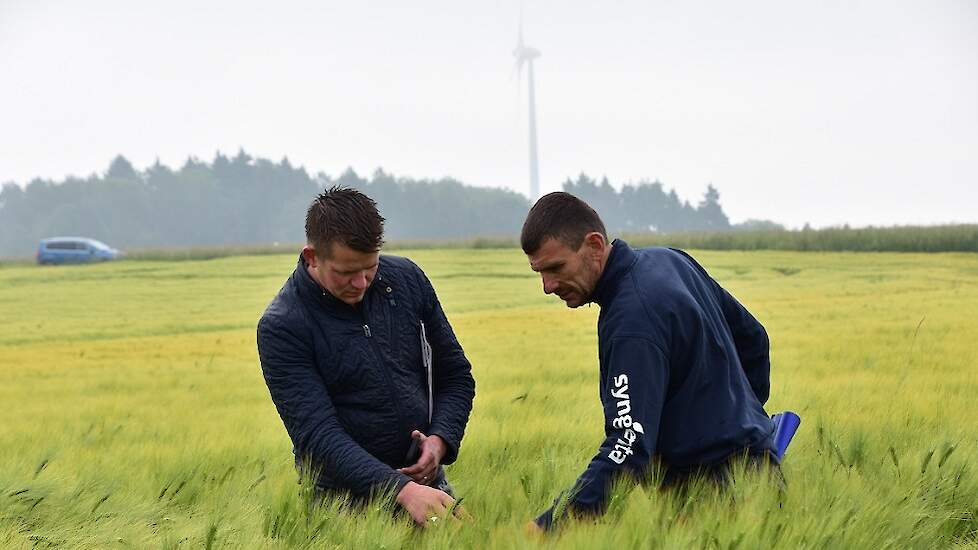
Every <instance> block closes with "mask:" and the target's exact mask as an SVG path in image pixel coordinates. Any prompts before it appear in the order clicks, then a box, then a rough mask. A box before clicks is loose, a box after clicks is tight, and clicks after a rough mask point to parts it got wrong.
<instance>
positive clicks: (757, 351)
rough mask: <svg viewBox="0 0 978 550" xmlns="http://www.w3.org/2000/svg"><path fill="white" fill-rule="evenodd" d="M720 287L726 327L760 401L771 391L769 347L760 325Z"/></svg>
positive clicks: (762, 403) (764, 401)
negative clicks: (728, 328)
mask: <svg viewBox="0 0 978 550" xmlns="http://www.w3.org/2000/svg"><path fill="white" fill-rule="evenodd" d="M717 287H718V288H719V289H720V302H721V306H722V307H723V317H724V318H725V319H726V321H727V325H728V326H729V327H730V332H731V334H732V335H733V340H734V345H735V346H736V347H737V356H738V357H739V358H740V364H741V366H742V367H743V369H744V374H745V375H746V376H747V382H748V383H750V387H751V389H752V390H753V391H754V395H755V396H757V400H758V401H760V402H761V405H764V404H765V403H766V402H767V400H768V397H769V396H770V394H771V347H770V342H769V340H768V337H767V331H766V330H764V326H763V325H761V323H760V322H759V321H758V320H757V319H755V318H754V316H753V315H751V313H750V312H749V311H747V308H745V307H744V306H743V305H741V304H740V302H738V301H737V299H736V298H734V297H733V296H732V295H731V294H730V293H729V292H727V291H726V290H724V289H723V288H722V287H720V286H719V285H717Z"/></svg>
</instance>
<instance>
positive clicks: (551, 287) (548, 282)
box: [543, 275, 557, 294]
mask: <svg viewBox="0 0 978 550" xmlns="http://www.w3.org/2000/svg"><path fill="white" fill-rule="evenodd" d="M555 290H557V281H555V280H554V279H553V278H551V277H547V276H546V275H544V276H543V293H544V294H553V293H554V291H555Z"/></svg>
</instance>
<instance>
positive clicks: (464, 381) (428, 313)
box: [418, 269, 475, 464]
mask: <svg viewBox="0 0 978 550" xmlns="http://www.w3.org/2000/svg"><path fill="white" fill-rule="evenodd" d="M418 271H419V273H420V276H421V288H422V291H423V292H424V293H425V301H426V304H427V306H426V308H425V315H424V319H423V321H424V324H425V332H426V334H427V337H428V343H429V344H430V345H431V353H432V385H433V392H432V393H433V395H434V399H433V401H434V407H433V412H432V417H431V426H430V427H429V428H428V435H437V436H439V437H441V438H442V440H444V441H445V444H446V447H447V449H446V453H445V456H444V458H442V461H441V463H442V464H451V463H452V462H454V461H455V459H456V458H457V457H458V451H459V447H460V446H461V444H462V436H463V435H464V434H465V425H466V424H467V423H468V421H469V413H470V412H471V411H472V400H473V399H474V398H475V380H474V379H473V378H472V365H471V364H470V363H469V360H468V359H467V358H466V357H465V352H463V351H462V346H461V345H460V344H459V343H458V339H457V338H455V333H454V331H452V327H451V325H450V324H449V323H448V318H447V317H445V312H444V311H443V310H442V308H441V304H440V303H439V302H438V297H437V296H436V295H435V290H434V288H433V287H432V286H431V282H430V281H428V278H427V277H426V276H425V275H424V274H423V273H421V271H420V269H419V270H418Z"/></svg>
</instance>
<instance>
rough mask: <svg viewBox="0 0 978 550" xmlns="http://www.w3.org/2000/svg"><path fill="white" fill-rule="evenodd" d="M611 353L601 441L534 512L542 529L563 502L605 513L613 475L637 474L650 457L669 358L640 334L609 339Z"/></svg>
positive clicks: (572, 508) (591, 512) (566, 507)
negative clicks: (568, 482)
mask: <svg viewBox="0 0 978 550" xmlns="http://www.w3.org/2000/svg"><path fill="white" fill-rule="evenodd" d="M609 358H610V360H608V361H606V363H605V364H607V365H609V368H608V372H607V378H606V379H605V380H604V381H602V384H601V388H602V395H601V403H602V405H603V408H604V421H605V425H604V431H605V439H604V442H603V443H602V444H601V448H599V449H598V453H597V454H596V455H595V456H594V458H592V459H591V463H590V464H589V465H588V467H587V469H586V470H585V471H584V473H583V474H581V476H580V477H579V478H578V479H577V482H576V483H575V484H574V486H573V488H572V489H571V490H570V491H569V492H567V493H564V494H563V495H561V496H560V497H558V498H557V503H555V504H554V506H553V507H551V508H550V509H549V510H547V511H546V512H544V513H543V514H542V515H541V516H540V517H538V518H537V520H536V522H537V524H538V525H539V526H540V527H542V528H544V529H547V530H549V529H551V528H552V527H553V523H554V520H555V519H558V518H559V516H561V515H562V513H563V512H562V511H558V510H559V509H560V508H562V507H564V510H566V511H570V512H572V513H574V514H575V515H596V514H602V513H604V511H605V508H606V507H607V504H608V497H609V494H608V493H609V490H610V489H611V485H612V483H613V482H614V481H615V479H617V478H619V477H622V476H625V477H630V478H633V479H637V478H640V477H641V476H643V475H644V474H645V473H646V470H647V469H648V467H649V465H650V463H651V458H652V454H653V453H654V452H655V442H656V440H657V439H658V432H659V419H660V417H661V415H662V406H663V404H664V402H665V395H666V387H667V385H668V383H669V362H668V359H667V357H666V355H665V353H663V352H662V350H661V349H660V348H659V347H658V346H656V345H655V344H654V343H652V342H651V341H649V340H646V339H644V338H616V339H614V340H612V341H611V347H610V350H609ZM555 516H557V517H555Z"/></svg>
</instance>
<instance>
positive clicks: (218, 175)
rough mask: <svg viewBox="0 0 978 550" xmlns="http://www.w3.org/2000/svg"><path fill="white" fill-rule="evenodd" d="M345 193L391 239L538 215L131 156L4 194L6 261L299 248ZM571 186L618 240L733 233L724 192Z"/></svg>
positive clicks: (446, 184) (454, 235) (406, 188)
mask: <svg viewBox="0 0 978 550" xmlns="http://www.w3.org/2000/svg"><path fill="white" fill-rule="evenodd" d="M334 184H340V185H346V186H350V187H354V188H357V189H360V190H362V191H363V192H364V193H366V194H368V195H369V196H371V197H373V198H374V199H375V200H376V201H377V203H378V205H379V206H380V209H381V213H382V214H383V215H384V216H385V217H386V218H387V224H386V228H387V238H388V240H401V239H419V240H420V239H453V240H454V239H469V238H474V237H513V236H515V235H517V234H518V233H519V230H520V227H521V225H522V223H523V218H524V217H525V215H526V212H527V210H528V209H529V207H530V203H529V201H528V200H527V198H526V197H525V196H523V195H521V194H519V193H515V192H512V191H507V190H503V189H497V188H480V187H471V186H466V185H463V184H462V183H460V182H458V181H455V180H453V179H447V178H446V179H441V180H412V179H407V178H398V177H394V176H393V175H391V174H388V173H386V172H384V171H383V170H381V169H378V170H377V171H375V172H374V174H373V176H372V177H371V178H369V179H367V178H364V177H361V176H359V175H358V174H356V173H355V172H354V171H353V170H351V169H348V170H347V171H346V172H344V173H343V174H341V175H340V176H339V177H335V178H334V177H330V176H327V175H325V174H322V173H320V174H316V175H310V174H309V173H307V172H306V170H305V169H303V168H301V167H294V166H293V165H292V164H291V163H290V162H289V161H288V159H283V160H282V161H280V162H277V163H276V162H272V161H269V160H267V159H262V158H253V157H251V156H250V155H248V154H247V153H245V152H244V151H239V152H238V154H237V155H235V156H233V157H228V156H225V155H223V154H221V153H218V154H217V155H216V156H215V157H214V159H213V161H211V162H210V163H207V162H201V161H198V160H196V159H193V158H191V159H188V160H187V162H186V163H185V164H184V165H183V166H182V167H181V168H179V169H176V170H174V169H171V168H169V167H167V166H164V165H162V164H160V163H159V162H156V163H155V164H154V165H152V166H150V167H149V168H147V169H145V170H143V171H138V170H136V169H135V168H134V167H133V166H132V164H131V163H130V162H129V161H128V160H126V159H125V158H124V157H122V156H118V157H116V158H115V160H113V161H112V163H111V165H110V166H109V169H108V170H107V171H106V172H105V173H104V174H102V175H93V176H90V177H88V178H75V177H69V178H66V179H65V180H64V181H60V182H55V181H49V180H41V179H37V180H34V181H32V182H30V183H29V184H28V185H27V186H26V187H21V186H19V185H16V184H14V183H8V184H5V185H4V186H3V188H2V190H0V256H23V255H29V254H31V253H32V252H33V251H34V250H35V247H36V246H37V241H38V240H39V239H41V238H44V237H51V236H56V235H81V236H88V237H93V238H96V239H99V240H102V241H105V242H107V243H109V244H110V245H112V246H115V247H118V248H123V249H126V248H129V249H131V248H150V247H186V246H222V245H249V244H263V243H273V242H281V243H298V242H301V241H302V240H304V234H303V219H304V216H305V210H306V208H307V207H308V204H309V202H310V201H311V200H312V198H313V197H314V196H315V195H316V194H317V193H318V192H320V191H321V190H322V189H324V188H326V187H329V186H332V185H334ZM564 189H565V190H566V191H568V192H571V193H574V194H576V195H578V196H579V197H581V198H582V199H584V200H585V201H588V202H589V203H590V204H591V205H592V206H594V207H595V209H596V210H597V211H598V212H599V213H600V214H601V215H602V217H603V218H604V219H605V221H606V223H607V225H608V229H609V231H612V232H616V233H617V232H622V231H648V230H653V231H690V230H717V229H721V230H722V229H729V228H730V223H729V221H728V220H727V217H726V215H725V214H724V213H723V210H722V208H721V207H720V204H719V194H718V193H717V191H716V189H714V188H713V187H712V186H710V187H708V188H707V191H706V194H705V195H704V197H703V200H702V201H701V202H700V203H699V204H698V205H697V206H696V207H693V206H692V205H690V204H689V203H688V202H685V201H680V199H679V197H678V196H677V195H676V192H675V191H674V190H669V191H668V192H667V191H666V190H665V189H664V188H663V186H662V184H661V183H659V182H653V183H641V184H638V185H625V186H624V187H622V189H621V191H617V190H616V189H615V188H614V187H613V186H612V185H611V184H610V183H609V182H608V181H607V179H604V180H602V181H601V182H600V183H596V182H595V181H594V180H592V179H590V178H589V177H587V176H586V175H583V174H582V175H581V176H580V177H579V178H578V179H577V180H576V181H571V180H568V181H567V182H566V183H564Z"/></svg>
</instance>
